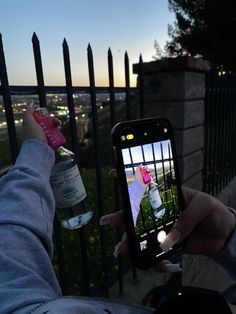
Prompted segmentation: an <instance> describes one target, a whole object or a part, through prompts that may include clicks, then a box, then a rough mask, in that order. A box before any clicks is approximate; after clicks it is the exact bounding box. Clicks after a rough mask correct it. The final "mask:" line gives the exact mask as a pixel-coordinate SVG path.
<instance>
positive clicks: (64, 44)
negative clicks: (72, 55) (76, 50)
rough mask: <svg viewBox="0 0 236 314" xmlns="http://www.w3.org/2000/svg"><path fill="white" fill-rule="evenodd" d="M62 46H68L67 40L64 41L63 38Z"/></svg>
mask: <svg viewBox="0 0 236 314" xmlns="http://www.w3.org/2000/svg"><path fill="white" fill-rule="evenodd" d="M62 46H63V47H65V46H68V44H67V41H66V39H65V38H64V39H63V42H62Z"/></svg>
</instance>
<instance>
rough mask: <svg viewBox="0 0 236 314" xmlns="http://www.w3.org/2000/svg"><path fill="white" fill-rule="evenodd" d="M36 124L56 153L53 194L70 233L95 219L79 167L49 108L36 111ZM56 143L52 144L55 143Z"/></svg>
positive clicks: (53, 171) (57, 211)
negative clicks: (49, 112) (50, 114)
mask: <svg viewBox="0 0 236 314" xmlns="http://www.w3.org/2000/svg"><path fill="white" fill-rule="evenodd" d="M36 114H37V115H36V119H35V120H36V121H37V122H38V123H39V124H40V125H41V126H42V127H43V129H44V131H45V133H46V136H47V139H48V144H49V145H50V143H51V142H52V143H53V145H50V146H51V147H52V148H53V149H54V150H55V164H54V166H53V168H52V171H51V177H50V184H51V187H52V190H53V194H54V198H55V202H56V213H57V217H58V218H59V220H60V221H61V223H62V225H63V226H64V227H65V228H67V229H77V228H81V227H82V226H84V225H86V224H87V223H88V222H89V221H90V219H91V218H92V216H93V210H92V207H91V204H90V201H89V199H88V196H87V193H86V190H85V187H84V184H83V181H82V178H81V175H80V171H79V167H78V165H77V162H76V159H75V155H74V153H73V152H71V151H70V150H68V149H67V148H65V147H64V146H63V145H64V143H65V141H64V140H63V135H62V133H61V132H60V130H58V128H57V127H56V126H53V118H51V117H50V116H49V114H48V112H47V109H46V108H39V109H36ZM52 139H53V141H52Z"/></svg>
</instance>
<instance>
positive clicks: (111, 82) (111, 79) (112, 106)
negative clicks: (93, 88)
mask: <svg viewBox="0 0 236 314" xmlns="http://www.w3.org/2000/svg"><path fill="white" fill-rule="evenodd" d="M108 78H109V96H110V121H111V128H112V127H113V126H114V125H115V123H116V116H115V93H114V71H113V57H112V52H111V49H110V48H109V49H108Z"/></svg>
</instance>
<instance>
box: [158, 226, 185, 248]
mask: <svg viewBox="0 0 236 314" xmlns="http://www.w3.org/2000/svg"><path fill="white" fill-rule="evenodd" d="M180 239H181V234H180V232H179V231H178V230H177V229H172V230H171V231H170V233H169V234H168V235H167V236H166V238H165V240H164V241H163V242H162V243H161V244H160V248H161V249H162V251H163V252H165V253H166V252H168V251H169V249H171V248H172V246H173V245H174V244H175V243H177V242H178V241H179V240H180Z"/></svg>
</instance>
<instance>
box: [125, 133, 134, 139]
mask: <svg viewBox="0 0 236 314" xmlns="http://www.w3.org/2000/svg"><path fill="white" fill-rule="evenodd" d="M126 138H127V140H132V139H133V138H134V135H133V134H128V135H127V136H126Z"/></svg>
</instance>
